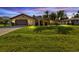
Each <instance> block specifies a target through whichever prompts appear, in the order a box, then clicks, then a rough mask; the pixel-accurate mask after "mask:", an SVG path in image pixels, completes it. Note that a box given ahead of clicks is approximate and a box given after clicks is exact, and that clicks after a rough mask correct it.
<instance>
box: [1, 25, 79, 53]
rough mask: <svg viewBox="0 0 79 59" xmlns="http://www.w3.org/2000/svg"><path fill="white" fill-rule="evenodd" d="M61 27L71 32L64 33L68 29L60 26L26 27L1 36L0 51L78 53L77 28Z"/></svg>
mask: <svg viewBox="0 0 79 59" xmlns="http://www.w3.org/2000/svg"><path fill="white" fill-rule="evenodd" d="M63 27H71V28H72V30H70V31H69V32H68V33H65V32H64V31H65V30H69V29H67V28H64V29H62V28H60V26H48V27H47V26H26V27H24V28H22V29H19V30H16V31H13V32H11V33H8V34H6V35H3V36H1V37H0V51H17V52H18V51H22V52H23V51H30V52H31V51H32V52H34V51H36V52H51V51H52V52H55V51H56V52H57V51H58V52H59V51H79V26H72V25H69V26H68V25H67V26H63ZM57 28H59V32H58V30H57ZM61 30H64V31H63V32H62V31H61Z"/></svg>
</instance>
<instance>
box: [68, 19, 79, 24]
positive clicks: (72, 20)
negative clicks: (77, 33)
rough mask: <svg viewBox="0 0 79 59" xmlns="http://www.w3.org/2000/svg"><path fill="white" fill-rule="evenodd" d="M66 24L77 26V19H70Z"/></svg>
mask: <svg viewBox="0 0 79 59" xmlns="http://www.w3.org/2000/svg"><path fill="white" fill-rule="evenodd" d="M68 23H69V24H72V25H78V24H79V18H71V19H69V20H68Z"/></svg>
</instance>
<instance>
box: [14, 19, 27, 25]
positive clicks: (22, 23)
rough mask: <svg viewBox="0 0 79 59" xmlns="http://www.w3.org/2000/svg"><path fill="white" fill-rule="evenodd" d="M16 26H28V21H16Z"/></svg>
mask: <svg viewBox="0 0 79 59" xmlns="http://www.w3.org/2000/svg"><path fill="white" fill-rule="evenodd" d="M15 25H28V22H27V20H16V21H15Z"/></svg>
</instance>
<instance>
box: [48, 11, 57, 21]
mask: <svg viewBox="0 0 79 59" xmlns="http://www.w3.org/2000/svg"><path fill="white" fill-rule="evenodd" d="M49 17H50V19H51V20H55V19H56V18H57V15H56V13H54V12H52V13H51V14H50V15H49Z"/></svg>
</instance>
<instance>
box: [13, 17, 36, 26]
mask: <svg viewBox="0 0 79 59" xmlns="http://www.w3.org/2000/svg"><path fill="white" fill-rule="evenodd" d="M16 20H26V21H27V22H28V25H35V19H33V18H30V17H26V16H18V17H16V18H13V19H12V22H13V23H15V21H16Z"/></svg>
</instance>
